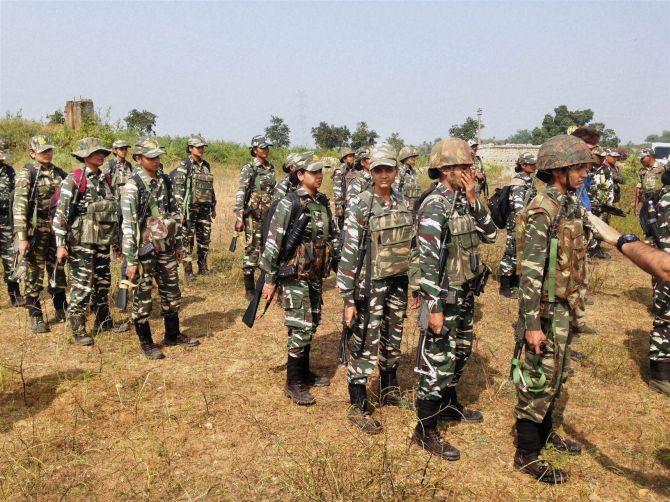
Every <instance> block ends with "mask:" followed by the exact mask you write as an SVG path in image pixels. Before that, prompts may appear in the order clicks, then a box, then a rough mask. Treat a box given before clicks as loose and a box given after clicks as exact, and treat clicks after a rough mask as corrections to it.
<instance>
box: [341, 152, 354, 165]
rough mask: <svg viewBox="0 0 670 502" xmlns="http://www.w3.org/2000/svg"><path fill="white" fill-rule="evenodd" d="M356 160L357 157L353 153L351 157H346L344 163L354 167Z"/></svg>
mask: <svg viewBox="0 0 670 502" xmlns="http://www.w3.org/2000/svg"><path fill="white" fill-rule="evenodd" d="M354 159H355V155H354V154H353V153H350V154H349V155H347V156H345V157H344V163H345V164H349V165H350V166H352V165H353V164H354Z"/></svg>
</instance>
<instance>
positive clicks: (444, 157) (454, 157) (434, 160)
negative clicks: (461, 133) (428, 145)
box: [428, 138, 474, 169]
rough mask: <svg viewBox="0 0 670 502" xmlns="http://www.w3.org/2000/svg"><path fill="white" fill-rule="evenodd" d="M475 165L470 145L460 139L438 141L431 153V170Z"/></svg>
mask: <svg viewBox="0 0 670 502" xmlns="http://www.w3.org/2000/svg"><path fill="white" fill-rule="evenodd" d="M472 164H474V161H473V160H472V153H471V152H470V147H469V146H468V144H467V143H466V142H465V141H464V140H462V139H460V138H447V139H443V140H441V141H438V142H437V143H436V144H435V146H434V147H433V149H432V150H431V151H430V161H429V164H428V165H429V169H440V168H442V167H449V166H462V165H468V166H471V165H472Z"/></svg>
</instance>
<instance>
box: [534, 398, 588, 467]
mask: <svg viewBox="0 0 670 502" xmlns="http://www.w3.org/2000/svg"><path fill="white" fill-rule="evenodd" d="M553 411H554V407H553V405H552V406H551V407H550V408H549V411H547V414H546V415H545V416H544V420H543V421H542V423H541V424H540V427H539V434H540V443H541V444H542V446H543V447H544V448H546V447H547V446H552V447H553V448H554V449H555V450H556V451H558V452H561V453H567V454H568V455H580V454H581V453H582V445H581V444H579V443H578V442H577V441H573V440H572V439H567V438H562V437H561V436H559V435H558V433H557V432H556V431H555V430H554V423H553V418H552V413H553Z"/></svg>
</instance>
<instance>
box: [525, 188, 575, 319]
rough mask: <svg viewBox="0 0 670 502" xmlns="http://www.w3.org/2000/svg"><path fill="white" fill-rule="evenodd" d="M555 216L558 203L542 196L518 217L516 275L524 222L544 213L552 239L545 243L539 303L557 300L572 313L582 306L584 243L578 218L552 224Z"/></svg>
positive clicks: (557, 210) (565, 218)
mask: <svg viewBox="0 0 670 502" xmlns="http://www.w3.org/2000/svg"><path fill="white" fill-rule="evenodd" d="M558 212H559V205H558V202H557V201H555V200H554V199H552V198H551V197H549V196H548V195H546V194H542V195H539V196H537V197H535V198H534V199H533V200H532V201H531V202H530V204H529V205H528V207H526V208H525V209H524V210H523V211H521V212H520V213H519V214H520V216H519V219H518V221H517V227H516V236H517V248H516V249H517V274H519V275H521V265H522V262H523V259H524V256H523V249H524V245H525V242H526V227H527V225H528V220H529V218H530V217H531V216H532V215H534V214H538V213H544V214H546V215H547V216H548V217H549V221H550V225H549V228H550V232H551V233H552V234H553V237H552V236H551V235H550V236H549V242H548V243H547V244H548V245H547V261H546V264H545V267H544V279H543V282H542V301H543V302H544V303H547V302H550V301H555V300H560V301H563V302H566V303H568V304H569V305H570V308H572V309H575V308H577V307H579V306H580V305H581V302H582V300H581V299H580V296H579V290H580V289H582V288H583V287H585V286H586V251H587V247H586V246H587V239H586V236H585V235H584V225H583V223H582V219H581V217H575V216H574V215H562V216H561V217H560V220H559V221H558V222H556V217H557V215H558ZM554 228H555V230H554ZM552 230H553V232H552ZM554 239H556V242H555V246H556V247H555V250H554V251H552V248H553V246H554V244H552V241H553V240H554ZM553 252H555V262H556V263H555V264H554V263H552V253H553ZM552 282H553V288H552ZM552 289H553V297H554V298H553V299H552Z"/></svg>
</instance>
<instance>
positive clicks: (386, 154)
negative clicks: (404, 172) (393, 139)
mask: <svg viewBox="0 0 670 502" xmlns="http://www.w3.org/2000/svg"><path fill="white" fill-rule="evenodd" d="M395 159H396V151H395V149H394V148H393V147H392V146H391V145H389V144H388V143H382V144H381V145H379V146H376V147H374V148H373V149H372V151H371V152H370V170H373V169H375V168H376V167H379V166H390V167H397V165H398V163H397V162H396V160H395Z"/></svg>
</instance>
